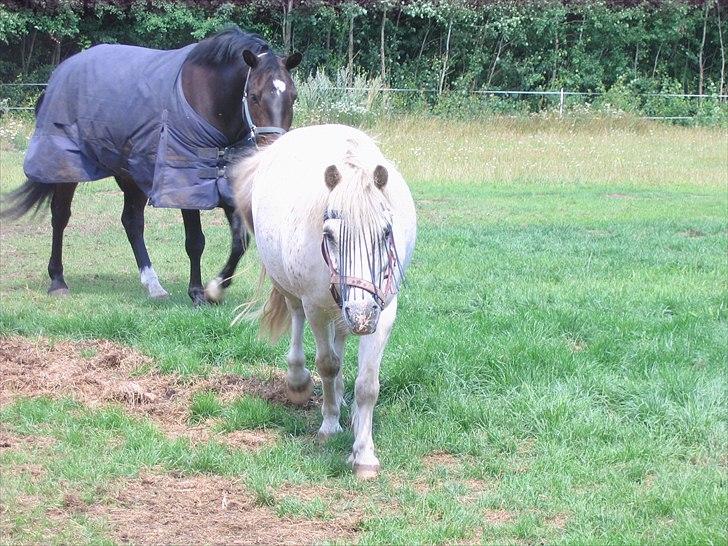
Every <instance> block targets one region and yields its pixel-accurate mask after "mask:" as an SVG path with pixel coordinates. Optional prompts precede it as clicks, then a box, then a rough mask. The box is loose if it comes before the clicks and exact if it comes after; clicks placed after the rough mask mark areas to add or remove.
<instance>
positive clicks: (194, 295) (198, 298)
mask: <svg viewBox="0 0 728 546" xmlns="http://www.w3.org/2000/svg"><path fill="white" fill-rule="evenodd" d="M189 294H190V298H191V299H192V305H194V306H195V307H199V306H200V305H207V304H208V303H210V302H209V301H207V298H205V293H204V292H203V291H202V290H200V291H195V292H190V293H189Z"/></svg>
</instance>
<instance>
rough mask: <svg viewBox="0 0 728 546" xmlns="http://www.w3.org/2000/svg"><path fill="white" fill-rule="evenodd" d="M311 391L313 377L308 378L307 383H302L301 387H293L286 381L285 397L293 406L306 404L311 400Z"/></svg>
mask: <svg viewBox="0 0 728 546" xmlns="http://www.w3.org/2000/svg"><path fill="white" fill-rule="evenodd" d="M312 393H313V379H311V378H310V377H309V378H308V383H304V384H303V385H302V386H301V387H298V388H294V387H291V385H289V384H288V382H287V381H286V398H288V401H289V402H290V403H291V404H293V405H295V406H301V407H303V406H306V405H308V402H309V400H311V394H312Z"/></svg>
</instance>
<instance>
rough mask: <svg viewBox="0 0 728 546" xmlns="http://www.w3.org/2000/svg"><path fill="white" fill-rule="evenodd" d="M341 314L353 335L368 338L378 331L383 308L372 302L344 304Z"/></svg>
mask: <svg viewBox="0 0 728 546" xmlns="http://www.w3.org/2000/svg"><path fill="white" fill-rule="evenodd" d="M341 313H342V315H343V316H344V321H345V322H346V325H347V326H348V327H349V330H350V331H351V333H352V334H354V335H357V336H368V335H369V334H373V333H374V332H375V331H376V330H377V324H378V323H379V314H380V313H381V307H379V305H377V304H376V303H374V302H373V301H371V300H369V301H366V300H364V301H356V302H344V304H343V305H342V307H341Z"/></svg>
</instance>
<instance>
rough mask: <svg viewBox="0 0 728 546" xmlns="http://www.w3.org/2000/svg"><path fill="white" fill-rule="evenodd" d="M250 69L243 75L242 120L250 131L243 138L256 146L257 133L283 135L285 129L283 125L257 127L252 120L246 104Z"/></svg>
mask: <svg viewBox="0 0 728 546" xmlns="http://www.w3.org/2000/svg"><path fill="white" fill-rule="evenodd" d="M252 71H253V69H252V68H248V73H247V74H246V75H245V87H243V120H244V121H245V123H246V124H247V125H248V127H250V131H249V132H248V133H246V135H245V137H243V140H246V141H247V140H252V141H253V144H254V145H255V146H256V147H257V146H258V135H283V134H285V133H286V130H285V129H284V128H283V127H272V126H271V127H258V126H257V125H255V123H254V122H253V116H251V115H250V107H249V106H248V80H250V73H251V72H252Z"/></svg>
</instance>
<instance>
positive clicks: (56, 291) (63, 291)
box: [48, 286, 71, 297]
mask: <svg viewBox="0 0 728 546" xmlns="http://www.w3.org/2000/svg"><path fill="white" fill-rule="evenodd" d="M70 293H71V291H70V290H69V289H68V288H67V287H65V286H62V287H60V288H49V289H48V295H49V296H61V297H65V296H68V295H69V294H70Z"/></svg>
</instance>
